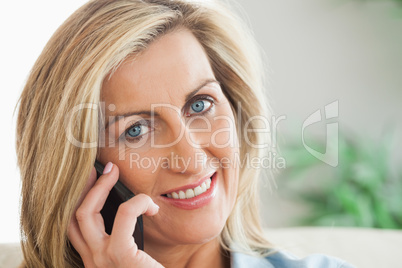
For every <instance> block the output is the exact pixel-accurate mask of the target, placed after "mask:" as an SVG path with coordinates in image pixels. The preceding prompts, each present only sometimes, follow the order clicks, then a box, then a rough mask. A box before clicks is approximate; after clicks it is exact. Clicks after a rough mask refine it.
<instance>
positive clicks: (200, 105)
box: [191, 101, 205, 113]
mask: <svg viewBox="0 0 402 268" xmlns="http://www.w3.org/2000/svg"><path fill="white" fill-rule="evenodd" d="M204 106H205V105H204V101H196V102H194V103H193V104H192V105H191V109H193V111H194V112H196V113H200V112H202V110H204Z"/></svg>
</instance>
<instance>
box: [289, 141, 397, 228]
mask: <svg viewBox="0 0 402 268" xmlns="http://www.w3.org/2000/svg"><path fill="white" fill-rule="evenodd" d="M391 140H392V139H390V138H389V136H387V137H386V138H384V140H382V141H381V142H377V143H376V142H372V141H365V142H364V141H362V140H361V139H358V138H354V139H351V138H349V139H348V138H345V136H341V137H340V138H339V165H338V166H337V167H335V168H333V167H329V166H326V164H324V163H322V162H320V161H319V160H318V159H316V158H314V157H313V156H311V155H310V154H309V153H308V152H307V151H306V150H305V148H304V147H303V146H302V144H301V143H296V142H293V143H291V144H290V145H287V146H286V145H282V154H283V156H284V157H285V159H286V161H287V169H286V170H285V171H284V172H283V173H282V181H283V180H284V179H285V180H286V184H287V185H292V186H293V189H292V187H289V189H288V192H289V194H290V198H294V199H295V200H297V201H298V202H299V201H301V202H303V203H305V204H306V205H307V206H308V207H309V208H310V211H311V214H309V215H305V216H304V217H302V218H301V219H298V221H297V224H298V225H300V224H301V225H326V226H328V225H338V226H358V227H373V228H392V229H402V172H401V170H394V169H393V168H394V167H395V165H392V164H391V159H392V153H393V146H392V142H391ZM314 146H315V148H319V147H320V148H323V147H324V143H323V142H316V144H315V145H314ZM283 187H285V186H283Z"/></svg>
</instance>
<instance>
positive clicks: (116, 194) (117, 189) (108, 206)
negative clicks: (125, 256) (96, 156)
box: [95, 161, 144, 250]
mask: <svg viewBox="0 0 402 268" xmlns="http://www.w3.org/2000/svg"><path fill="white" fill-rule="evenodd" d="M104 168H105V167H104V166H103V165H102V164H101V163H99V162H98V161H95V169H96V173H97V178H99V177H100V176H101V175H102V174H103V170H104ZM133 196H134V194H133V193H132V192H131V191H130V190H129V189H128V188H127V187H126V186H125V185H124V184H123V183H121V181H120V180H118V181H117V183H116V184H115V185H114V186H113V188H112V190H111V191H110V193H109V196H108V197H107V199H106V202H105V205H104V206H103V208H102V210H101V214H102V217H103V221H104V223H105V231H106V233H108V234H109V235H110V234H111V233H112V228H113V222H114V218H115V217H116V213H117V209H118V208H119V206H120V204H121V203H123V202H126V201H127V200H129V199H130V198H132V197H133ZM143 228H144V227H143V223H142V215H140V216H139V217H138V218H137V223H136V225H135V230H134V234H133V237H134V241H135V243H136V244H137V247H138V249H141V250H144V230H143Z"/></svg>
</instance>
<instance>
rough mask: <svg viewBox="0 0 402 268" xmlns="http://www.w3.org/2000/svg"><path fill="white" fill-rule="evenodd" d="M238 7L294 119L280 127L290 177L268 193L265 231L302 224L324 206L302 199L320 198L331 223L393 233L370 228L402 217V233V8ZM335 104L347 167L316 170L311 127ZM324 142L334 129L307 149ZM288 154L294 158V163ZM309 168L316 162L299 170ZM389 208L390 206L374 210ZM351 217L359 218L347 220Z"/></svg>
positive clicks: (319, 131)
mask: <svg viewBox="0 0 402 268" xmlns="http://www.w3.org/2000/svg"><path fill="white" fill-rule="evenodd" d="M239 3H240V5H241V6H242V8H243V9H244V12H245V13H246V14H247V15H248V18H249V22H250V24H251V25H252V28H253V30H254V33H255V36H256V39H257V40H258V42H259V44H260V45H261V47H262V49H263V50H264V52H265V54H266V62H267V65H268V69H267V72H268V78H269V79H268V80H269V83H268V84H267V87H268V89H269V93H270V99H272V104H273V107H274V115H275V116H276V117H277V118H278V117H280V116H286V119H285V120H282V121H280V123H279V124H278V128H279V130H278V135H277V139H278V141H279V144H280V146H281V148H282V154H281V155H282V156H283V157H284V159H285V160H288V162H287V169H288V170H285V171H284V170H279V171H280V172H281V175H276V185H273V183H272V182H271V185H273V188H274V189H273V190H272V191H273V192H272V193H270V188H269V187H265V188H263V189H262V200H263V204H262V208H261V209H262V212H263V218H264V220H265V223H266V225H268V226H271V227H279V226H289V225H298V224H301V223H302V222H301V221H300V220H297V219H300V218H305V216H308V215H310V214H311V213H313V211H312V210H315V209H316V208H315V207H314V206H311V202H310V204H309V203H308V202H307V203H306V202H300V201H303V200H304V201H306V199H308V198H309V197H312V196H313V197H315V198H316V199H313V200H311V201H312V202H316V203H320V202H322V203H323V205H322V206H321V210H323V211H321V213H322V214H323V215H321V216H329V215H332V216H333V217H327V220H326V221H323V223H325V224H331V225H334V226H339V225H351V226H356V225H357V226H365V227H384V226H387V227H391V226H394V225H392V224H389V225H386V224H385V225H384V224H383V225H378V224H377V225H376V224H375V223H374V222H373V219H371V220H370V219H368V220H367V221H365V220H362V217H366V218H370V217H371V218H376V217H380V216H381V215H379V214H387V213H388V214H392V215H391V216H392V217H394V218H395V217H396V218H397V219H394V221H398V224H397V225H396V226H394V227H397V226H399V228H401V224H402V215H401V212H402V209H400V207H402V199H401V198H399V196H400V195H402V186H401V181H402V176H401V164H400V163H401V159H402V157H401V156H402V154H401V150H400V148H402V141H401V137H402V120H401V115H402V6H401V5H400V3H401V1H375V0H373V1H359V0H350V1H347V0H342V1H336V0H326V1H322V0H305V1H298V0H285V1H274V0H264V1H246V0H241V1H239ZM334 101H338V112H339V113H338V115H339V116H338V118H336V119H333V120H332V121H330V122H337V123H338V126H339V135H340V137H339V139H340V142H339V147H340V148H339V155H338V157H339V164H338V166H337V167H331V166H329V165H327V164H325V163H322V162H320V161H318V163H317V162H315V163H314V164H313V162H314V161H313V160H311V159H310V160H308V158H309V157H310V158H311V155H310V156H309V153H308V152H307V151H306V150H305V148H304V146H303V144H302V140H301V131H302V125H303V122H304V121H305V120H306V119H307V118H308V117H309V116H310V115H311V114H312V113H314V112H315V111H316V110H318V109H321V111H322V112H323V116H324V111H323V109H324V106H326V105H327V104H330V103H332V102H334ZM325 138H326V122H325V121H323V122H320V123H317V124H314V125H312V126H310V127H309V128H306V130H305V142H306V143H308V144H309V145H311V146H312V144H314V143H322V142H323V141H324V140H325ZM342 140H346V141H344V142H342ZM319 145H320V144H318V146H319ZM388 147H389V149H387V148H388ZM384 148H385V149H384ZM386 149H387V150H388V151H386ZM289 151H290V152H289ZM302 151H304V153H303V152H302ZM323 152H324V151H323ZM286 153H288V154H289V153H290V155H287V157H286ZM313 158H314V157H313ZM306 159H307V160H306ZM292 161H293V162H294V161H296V163H293V164H292V163H291V162H292ZM303 161H307V162H309V161H310V163H304V164H300V163H301V162H303ZM297 163H299V164H297ZM298 165H299V166H298ZM303 165H304V166H303ZM295 166H298V168H295ZM289 169H290V170H289ZM356 181H359V182H356ZM356 184H357V185H356ZM366 184H371V185H369V186H367V185H366ZM320 185H327V189H326V190H324V191H322V192H321V193H320V191H319V190H317V189H316V188H320V187H319V186H320ZM328 187H335V188H336V189H339V188H347V189H349V190H345V191H343V192H342V191H339V193H335V194H337V195H349V197H350V199H351V200H349V198H348V197H345V196H344V197H341V196H337V197H333V198H332V197H331V196H333V195H334V192H335V191H334V188H331V189H328ZM350 188H354V189H352V190H350ZM389 188H394V189H398V190H397V191H394V192H392V191H389ZM290 189H292V191H291V190H290ZM300 191H302V192H303V196H300V195H299V193H300ZM322 194H323V195H324V196H321V197H320V195H322ZM352 194H353V195H352ZM294 195H296V196H294ZM330 195H331V196H330ZM390 195H391V196H390ZM293 197H295V198H293ZM300 197H302V198H301V199H300ZM319 197H320V198H319ZM360 197H361V199H362V200H363V201H362V200H359V198H360ZM344 199H348V200H344ZM384 200H385V201H384ZM359 202H360V203H359ZM380 202H383V203H382V204H381V205H380V206H382V207H384V208H380V209H378V208H375V207H376V206H377V205H378V204H379V203H380ZM329 203H336V204H329ZM349 203H350V204H349ZM356 203H359V204H357V205H356ZM331 205H332V206H331ZM391 207H392V208H391ZM325 210H326V211H327V213H325ZM363 210H365V211H363ZM384 210H385V211H384ZM390 210H392V211H390ZM336 213H337V214H338V217H337V216H336V215H335V214H336ZM313 214H314V213H313ZM325 214H326V215H325ZM368 214H371V215H368ZM345 215H348V216H351V215H352V216H351V217H352V218H353V217H354V218H359V219H357V220H356V219H351V217H349V219H345ZM383 217H385V218H387V217H388V216H383ZM388 220H390V219H388ZM374 221H375V220H374ZM385 221H386V220H385ZM318 222H319V221H315V222H314V224H316V223H317V224H318ZM310 224H313V222H310Z"/></svg>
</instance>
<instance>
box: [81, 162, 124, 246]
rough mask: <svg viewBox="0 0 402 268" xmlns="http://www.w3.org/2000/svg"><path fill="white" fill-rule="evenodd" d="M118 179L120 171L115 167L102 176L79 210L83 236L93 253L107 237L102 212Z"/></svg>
mask: <svg viewBox="0 0 402 268" xmlns="http://www.w3.org/2000/svg"><path fill="white" fill-rule="evenodd" d="M105 170H106V168H105ZM118 177H119V169H118V168H117V166H115V165H113V166H112V168H111V171H110V172H109V173H107V174H104V175H102V176H100V178H99V179H98V180H97V181H96V183H95V185H94V186H93V187H92V188H91V189H90V190H89V192H88V194H87V195H86V196H85V198H84V200H83V201H82V204H81V206H80V207H79V208H78V210H77V213H76V217H77V221H78V225H79V228H80V230H81V234H82V236H83V238H84V240H85V242H86V243H87V245H88V247H89V248H90V249H91V250H92V251H94V250H96V248H98V247H99V246H101V245H102V242H103V239H104V238H105V237H107V234H106V233H105V226H104V223H103V218H102V215H101V214H100V211H101V209H102V208H103V205H104V204H105V201H106V199H107V196H108V195H109V192H110V190H111V189H112V187H113V186H114V185H115V184H116V181H117V179H118Z"/></svg>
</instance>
